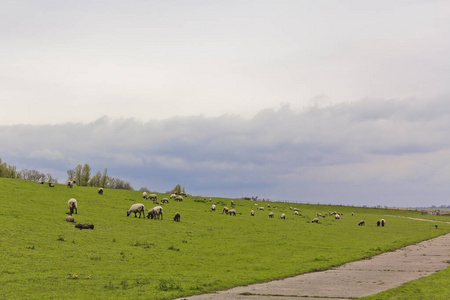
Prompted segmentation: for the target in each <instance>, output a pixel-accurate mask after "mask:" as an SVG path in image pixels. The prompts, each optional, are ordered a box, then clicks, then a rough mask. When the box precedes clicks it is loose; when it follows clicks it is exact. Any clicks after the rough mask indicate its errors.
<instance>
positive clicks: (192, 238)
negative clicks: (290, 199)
mask: <svg viewBox="0 0 450 300" xmlns="http://www.w3.org/2000/svg"><path fill="white" fill-rule="evenodd" d="M96 191H97V189H96V188H87V187H75V188H73V189H69V188H67V187H65V186H64V185H56V187H55V188H49V187H48V186H47V185H39V184H37V183H35V182H28V181H23V180H15V179H3V178H1V179H0V224H1V225H2V226H0V259H1V261H2V265H1V266H2V268H1V271H0V286H1V288H0V298H16V299H19V298H29V299H42V298H47V299H52V298H55V299H59V298H62V297H72V298H75V299H86V298H88V297H93V298H97V299H107V298H143V299H171V298H175V297H180V296H183V295H189V294H195V293H204V292H209V291H214V290H218V289H225V288H229V287H232V286H236V285H243V284H249V283H254V282H261V281H268V280H271V279H275V278H280V277H287V276H292V275H294V274H299V273H303V272H308V271H312V270H315V269H325V268H329V267H330V266H333V265H338V264H342V263H345V262H347V261H351V260H357V259H360V258H363V257H367V256H372V255H375V254H378V253H381V252H384V251H388V250H392V249H396V248H399V247H402V246H404V245H407V244H411V243H415V242H419V241H422V240H425V239H428V238H431V237H435V236H438V235H441V234H444V233H448V232H450V225H449V224H440V225H439V228H438V229H435V228H434V223H431V222H421V221H413V220H409V219H404V218H394V217H384V218H385V219H386V220H387V226H386V227H383V228H382V227H376V226H375V222H376V220H378V219H380V218H382V217H383V216H384V215H386V214H390V215H394V214H401V215H408V216H414V217H421V216H420V212H407V213H405V212H404V211H401V212H399V211H395V210H389V211H387V210H384V209H371V208H354V207H353V208H352V207H345V206H319V205H300V204H289V203H270V204H271V205H272V207H273V206H278V208H277V209H271V210H272V211H274V213H275V216H276V217H275V218H274V219H269V218H268V213H269V210H268V209H267V207H266V210H265V211H264V212H258V211H256V209H255V208H256V206H255V203H254V202H251V201H246V200H240V199H235V200H234V202H235V208H236V210H237V212H238V214H237V216H236V217H234V216H227V215H225V214H221V209H222V207H223V206H224V205H226V206H228V207H230V199H220V198H214V199H213V201H212V203H216V204H218V209H219V211H216V212H211V210H210V207H211V203H210V202H209V201H207V202H203V199H202V198H199V199H198V200H196V198H195V197H188V198H187V199H185V200H184V201H183V202H181V203H180V202H174V201H171V202H170V203H169V204H166V205H164V220H162V221H161V220H148V219H139V218H134V217H133V216H130V217H126V211H127V210H128V208H129V207H130V206H131V205H132V204H133V203H139V202H141V203H144V204H145V205H146V209H149V208H151V207H153V206H154V205H153V204H152V203H150V201H149V200H144V199H142V197H141V193H140V192H137V191H125V190H108V189H106V190H105V193H104V195H103V196H100V195H98V194H97V193H96ZM72 197H73V198H76V199H77V200H78V215H74V217H75V221H76V222H87V223H93V224H94V225H95V229H94V230H83V231H80V230H77V229H75V228H74V226H73V224H70V223H67V222H65V221H64V219H65V217H66V214H65V213H66V212H67V211H68V209H67V201H68V200H69V199H70V198H72ZM160 198H161V197H160ZM258 204H259V205H264V206H266V205H267V203H261V202H258ZM290 206H294V207H298V208H299V209H300V210H301V216H295V215H294V213H293V211H291V210H289V207H290ZM251 209H255V211H256V216H255V217H251V216H250V213H249V212H250V210H251ZM334 210H337V211H339V212H342V213H343V214H344V215H343V218H342V219H341V220H334V219H333V218H331V217H327V218H324V219H322V218H321V220H320V223H319V224H312V223H310V221H311V219H312V218H314V217H315V214H316V213H319V212H321V213H324V212H328V211H334ZM177 211H179V212H180V213H181V222H180V223H176V222H173V220H172V216H173V215H174V213H175V212H177ZM352 211H353V212H354V213H355V216H351V212H352ZM282 212H285V213H286V214H287V219H286V220H280V219H279V216H280V215H281V213H282ZM360 219H365V220H366V224H367V225H366V226H364V227H360V226H357V225H356V224H357V223H358V221H359V220H360ZM75 277H77V279H73V278H75Z"/></svg>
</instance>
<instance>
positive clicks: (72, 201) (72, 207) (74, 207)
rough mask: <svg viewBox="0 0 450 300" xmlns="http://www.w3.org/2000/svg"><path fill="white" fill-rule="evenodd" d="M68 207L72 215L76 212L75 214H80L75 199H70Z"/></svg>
mask: <svg viewBox="0 0 450 300" xmlns="http://www.w3.org/2000/svg"><path fill="white" fill-rule="evenodd" d="M67 206H68V207H69V210H70V214H71V215H72V214H73V212H74V211H75V214H78V203H77V200H76V199H75V198H72V199H69V201H67Z"/></svg>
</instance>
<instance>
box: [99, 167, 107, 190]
mask: <svg viewBox="0 0 450 300" xmlns="http://www.w3.org/2000/svg"><path fill="white" fill-rule="evenodd" d="M107 185H108V169H107V168H105V170H103V175H102V178H101V179H100V187H107Z"/></svg>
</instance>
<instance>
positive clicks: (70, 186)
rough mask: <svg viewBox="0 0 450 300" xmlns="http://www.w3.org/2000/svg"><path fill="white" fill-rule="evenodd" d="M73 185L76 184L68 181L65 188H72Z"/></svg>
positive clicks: (73, 181)
mask: <svg viewBox="0 0 450 300" xmlns="http://www.w3.org/2000/svg"><path fill="white" fill-rule="evenodd" d="M75 183H77V182H76V181H75V180H69V181H67V187H69V188H73V185H74V184H75Z"/></svg>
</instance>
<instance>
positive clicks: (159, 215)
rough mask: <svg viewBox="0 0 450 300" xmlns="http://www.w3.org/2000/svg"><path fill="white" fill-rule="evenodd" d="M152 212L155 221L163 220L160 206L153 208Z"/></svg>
mask: <svg viewBox="0 0 450 300" xmlns="http://www.w3.org/2000/svg"><path fill="white" fill-rule="evenodd" d="M153 209H154V211H155V219H156V218H158V219H161V220H162V219H163V208H162V206H155V207H153Z"/></svg>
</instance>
